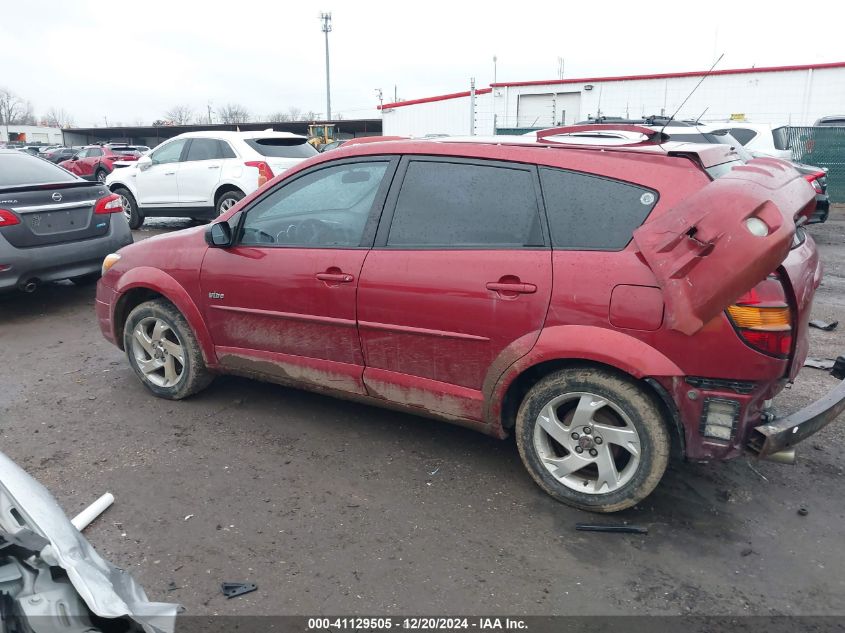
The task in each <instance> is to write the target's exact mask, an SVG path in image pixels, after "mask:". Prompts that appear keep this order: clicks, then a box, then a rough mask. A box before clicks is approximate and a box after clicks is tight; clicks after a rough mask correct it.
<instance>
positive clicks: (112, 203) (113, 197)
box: [94, 193, 123, 215]
mask: <svg viewBox="0 0 845 633" xmlns="http://www.w3.org/2000/svg"><path fill="white" fill-rule="evenodd" d="M121 211H123V205H122V204H121V202H120V196H119V195H117V194H116V193H112V194H109V195H107V196H106V197H104V198H100V199H99V200H97V204H95V205H94V213H97V214H100V215H102V214H106V213H120V212H121Z"/></svg>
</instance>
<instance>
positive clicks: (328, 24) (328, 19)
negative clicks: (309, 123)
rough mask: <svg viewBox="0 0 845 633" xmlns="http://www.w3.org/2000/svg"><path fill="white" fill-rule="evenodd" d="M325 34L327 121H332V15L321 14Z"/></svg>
mask: <svg viewBox="0 0 845 633" xmlns="http://www.w3.org/2000/svg"><path fill="white" fill-rule="evenodd" d="M320 20H322V22H323V26H322V29H323V33H325V34H326V120H328V121H331V119H332V86H331V81H330V80H329V33H331V32H332V14H331V13H321V14H320Z"/></svg>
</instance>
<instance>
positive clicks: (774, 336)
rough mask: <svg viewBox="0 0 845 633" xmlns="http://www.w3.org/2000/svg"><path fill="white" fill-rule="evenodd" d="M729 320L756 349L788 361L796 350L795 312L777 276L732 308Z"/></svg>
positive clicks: (728, 313) (770, 278) (757, 286)
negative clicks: (794, 340)
mask: <svg viewBox="0 0 845 633" xmlns="http://www.w3.org/2000/svg"><path fill="white" fill-rule="evenodd" d="M726 312H727V315H728V318H729V319H730V321H731V323H732V324H733V326H734V327H735V328H736V330H737V332H738V333H739V336H740V338H741V339H742V340H743V341H745V343H747V344H748V345H749V346H751V347H753V348H754V349H756V350H758V351H760V352H763V353H764V354H768V355H769V356H775V357H777V358H787V357H788V356H789V353H790V352H791V351H792V332H793V323H792V310H790V308H789V304H788V303H787V300H786V291H785V289H784V287H783V284H782V283H781V280H780V278H779V277H778V276H777V275H770V276H769V277H768V278H767V279H765V280H763V281H762V282H760V283H759V284H757V285H756V286H755V287H754V288H752V289H751V290H750V291H748V292H747V293H745V294H744V295H742V296H741V297H740V298H739V299H737V300H736V302H735V303H734V304H733V305H730V306H728V308H727V310H726Z"/></svg>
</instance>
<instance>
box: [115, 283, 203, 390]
mask: <svg viewBox="0 0 845 633" xmlns="http://www.w3.org/2000/svg"><path fill="white" fill-rule="evenodd" d="M123 344H124V349H125V350H126V355H127V357H128V358H129V363H130V365H132V369H134V370H135V373H136V374H137V375H138V378H140V379H141V382H142V383H143V384H144V386H145V387H146V388H147V389H149V390H150V391H151V392H152V393H153V394H155V395H156V396H158V397H159V398H166V399H168V400H181V399H182V398H187V397H188V396H191V395H193V394H195V393H198V392H199V391H202V390H203V389H205V388H206V387H207V386H208V385H209V384H210V383H211V381H212V379H213V376H212V374H210V373H209V372H208V370H207V369H206V367H205V363H204V361H203V358H202V353H201V352H200V348H199V344H198V343H197V340H196V337H195V336H194V333H193V331H191V327H190V326H189V325H188V322H187V320H185V317H184V316H182V313H181V312H179V310H177V309H176V307H175V306H174V305H173V304H172V303H170V302H169V301H166V300H163V299H157V300H154V301H147V302H146V303H142V304H140V305H139V306H137V307H136V308H135V309H134V310H132V312H130V313H129V317H128V318H127V319H126V324H125V326H124V328H123Z"/></svg>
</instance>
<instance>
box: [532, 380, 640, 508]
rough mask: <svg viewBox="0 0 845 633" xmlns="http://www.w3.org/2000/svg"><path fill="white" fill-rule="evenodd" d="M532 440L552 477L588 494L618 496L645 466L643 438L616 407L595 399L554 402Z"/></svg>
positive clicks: (582, 396)
mask: <svg viewBox="0 0 845 633" xmlns="http://www.w3.org/2000/svg"><path fill="white" fill-rule="evenodd" d="M533 439H534V446H535V448H536V449H537V454H538V455H539V457H540V461H541V462H542V464H543V466H544V467H545V468H546V469H547V470H548V471H549V473H550V474H551V475H552V476H553V477H554V478H555V479H557V480H558V481H559V482H560V483H562V484H563V485H564V486H566V487H568V488H570V489H572V490H575V491H577V492H581V493H585V494H607V493H610V492H613V491H615V490H618V489H619V488H621V487H622V486H624V485H625V484H627V483H628V482H629V481H630V480H631V478H632V477H633V476H634V474H635V473H636V471H637V466H638V465H639V463H640V451H641V448H640V446H641V445H640V436H639V433H638V432H637V429H636V427H634V424H633V423H632V422H631V419H630V418H629V417H628V415H627V414H626V413H625V412H624V411H623V410H622V409H621V408H620V407H619V406H618V405H617V404H615V403H614V402H611V401H610V400H609V399H607V398H605V397H603V396H599V395H596V394H593V393H587V392H571V393H566V394H563V395H560V396H558V397H556V398H553V399H552V400H551V401H550V402H548V403H547V404H546V405H545V406H544V407H543V408H542V409H541V410H540V413H539V415H538V416H537V420H536V424H535V425H534V438H533Z"/></svg>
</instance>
